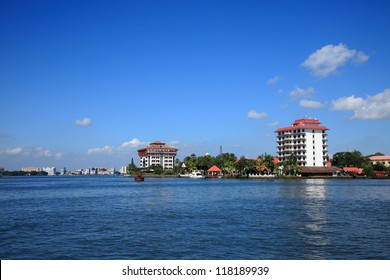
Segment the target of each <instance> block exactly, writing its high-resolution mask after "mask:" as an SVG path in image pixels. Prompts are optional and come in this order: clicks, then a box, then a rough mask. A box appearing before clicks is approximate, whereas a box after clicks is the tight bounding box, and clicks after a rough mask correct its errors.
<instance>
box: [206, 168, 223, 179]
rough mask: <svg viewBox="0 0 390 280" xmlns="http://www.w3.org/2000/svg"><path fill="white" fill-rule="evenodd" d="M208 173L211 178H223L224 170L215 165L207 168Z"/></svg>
mask: <svg viewBox="0 0 390 280" xmlns="http://www.w3.org/2000/svg"><path fill="white" fill-rule="evenodd" d="M207 174H208V176H209V177H210V178H221V177H222V170H221V169H220V168H219V167H218V166H216V165H213V166H212V167H211V168H210V169H209V170H207Z"/></svg>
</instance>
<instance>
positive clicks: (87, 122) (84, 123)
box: [75, 118, 92, 126]
mask: <svg viewBox="0 0 390 280" xmlns="http://www.w3.org/2000/svg"><path fill="white" fill-rule="evenodd" d="M75 124H76V125H78V126H90V125H91V124H92V120H91V119H90V118H84V119H82V120H76V121H75Z"/></svg>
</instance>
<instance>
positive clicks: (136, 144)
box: [88, 138, 146, 155]
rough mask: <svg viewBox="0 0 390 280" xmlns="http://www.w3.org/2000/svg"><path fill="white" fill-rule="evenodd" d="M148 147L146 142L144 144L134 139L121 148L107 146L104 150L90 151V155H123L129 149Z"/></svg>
mask: <svg viewBox="0 0 390 280" xmlns="http://www.w3.org/2000/svg"><path fill="white" fill-rule="evenodd" d="M143 145H146V142H142V141H141V140H139V139H138V138H133V139H132V140H130V141H126V142H123V143H122V144H121V145H120V146H117V147H114V146H109V145H106V146H104V147H103V148H91V149H88V154H89V155H93V154H106V155H110V154H114V153H123V152H126V149H129V148H137V147H139V146H143Z"/></svg>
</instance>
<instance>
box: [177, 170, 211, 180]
mask: <svg viewBox="0 0 390 280" xmlns="http://www.w3.org/2000/svg"><path fill="white" fill-rule="evenodd" d="M180 177H182V178H193V179H203V178H205V176H204V175H203V174H202V172H201V171H192V172H191V173H188V174H180Z"/></svg>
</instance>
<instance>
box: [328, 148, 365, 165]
mask: <svg viewBox="0 0 390 280" xmlns="http://www.w3.org/2000/svg"><path fill="white" fill-rule="evenodd" d="M332 165H333V166H337V167H359V168H364V167H368V166H369V165H370V160H369V158H367V157H364V156H363V155H362V153H361V152H360V151H357V150H354V151H353V152H338V153H335V154H334V156H333V160H332Z"/></svg>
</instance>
